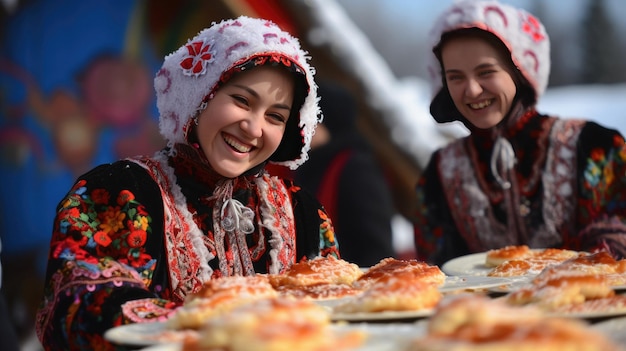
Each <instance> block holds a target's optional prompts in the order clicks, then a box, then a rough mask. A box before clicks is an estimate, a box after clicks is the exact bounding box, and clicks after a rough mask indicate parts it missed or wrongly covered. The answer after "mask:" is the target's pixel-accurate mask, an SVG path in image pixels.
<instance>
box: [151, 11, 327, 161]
mask: <svg viewBox="0 0 626 351" xmlns="http://www.w3.org/2000/svg"><path fill="white" fill-rule="evenodd" d="M259 57H271V58H272V59H274V60H276V61H277V62H285V61H284V60H287V62H289V63H290V64H291V65H292V66H295V67H297V70H298V72H299V73H301V74H302V76H303V77H304V78H305V80H306V84H307V85H308V87H307V88H308V93H307V94H306V96H305V97H304V102H303V103H302V106H301V107H300V110H299V114H298V113H295V112H297V111H295V112H294V111H292V115H291V116H290V118H289V121H288V126H287V128H286V130H285V136H284V137H283V140H282V141H281V144H280V146H279V147H278V150H277V151H276V153H275V154H274V155H272V157H270V159H269V161H270V162H272V163H275V164H279V165H283V166H287V167H289V168H291V169H296V168H298V166H300V165H301V164H302V163H304V162H305V161H306V160H307V158H308V151H309V149H310V144H311V138H312V136H313V133H314V130H315V127H316V125H317V123H318V120H319V118H318V115H319V114H320V109H319V106H318V97H317V86H316V85H315V82H314V80H313V76H314V75H315V70H314V68H313V67H311V66H310V65H309V63H308V60H309V57H308V53H307V52H305V51H303V50H302V49H301V47H300V43H299V41H298V39H296V38H294V37H293V36H291V35H290V34H289V33H287V32H285V31H283V30H281V29H280V28H279V27H278V26H277V25H276V24H274V23H273V22H271V21H268V20H264V19H258V18H250V17H245V16H241V17H238V18H235V19H229V20H224V21H222V22H220V23H213V24H212V25H211V27H209V28H206V29H204V30H202V31H201V32H200V33H199V34H198V35H196V36H195V37H193V38H192V39H190V40H188V42H187V44H185V45H183V46H182V47H180V48H179V49H178V50H176V51H175V52H173V53H171V54H169V55H168V56H166V57H165V60H164V62H163V66H162V67H161V69H160V70H159V71H158V73H157V75H156V77H155V79H154V87H155V90H156V97H157V107H158V110H159V128H160V132H161V134H162V135H163V136H164V137H165V139H166V140H167V142H168V145H169V146H172V145H173V144H176V143H186V142H187V140H186V131H187V130H188V128H189V126H190V123H191V120H192V117H193V116H194V114H195V113H196V110H197V109H198V107H199V106H200V104H201V103H202V101H203V99H205V98H206V97H207V96H209V95H210V94H212V93H213V92H214V91H215V89H216V88H219V86H220V84H221V83H223V82H224V81H225V80H227V79H228V77H229V73H231V72H232V70H234V68H235V67H238V66H240V65H242V64H244V63H246V62H250V61H251V59H255V58H259ZM293 64H295V65H293ZM290 123H291V124H293V128H289V124H290ZM295 123H297V126H296V125H295ZM289 132H291V133H292V134H295V133H297V134H298V135H288V133H289ZM294 141H297V142H296V143H295V144H294ZM279 153H280V154H281V155H285V154H289V156H287V157H285V156H280V157H278V156H276V155H278V154H279Z"/></svg>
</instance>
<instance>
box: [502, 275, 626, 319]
mask: <svg viewBox="0 0 626 351" xmlns="http://www.w3.org/2000/svg"><path fill="white" fill-rule="evenodd" d="M614 295H615V291H614V290H613V289H612V288H611V286H610V285H609V284H607V282H606V280H605V279H604V278H603V277H602V276H598V275H563V276H554V277H553V278H552V279H542V280H541V282H539V283H535V282H533V283H532V284H531V285H529V286H527V287H523V288H520V289H518V290H516V291H514V292H511V293H509V294H508V295H506V297H505V299H506V300H507V302H509V303H510V304H514V305H526V304H534V305H536V306H538V307H540V308H542V309H544V310H546V311H555V310H557V309H559V308H561V309H562V308H563V307H564V306H571V305H576V304H581V303H583V302H585V301H588V300H593V299H602V298H607V297H612V296H614Z"/></svg>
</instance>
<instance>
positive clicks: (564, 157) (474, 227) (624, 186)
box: [414, 0, 626, 264]
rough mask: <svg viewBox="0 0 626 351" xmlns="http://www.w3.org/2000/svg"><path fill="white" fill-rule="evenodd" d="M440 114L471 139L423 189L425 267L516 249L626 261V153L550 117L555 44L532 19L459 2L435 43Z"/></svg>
mask: <svg viewBox="0 0 626 351" xmlns="http://www.w3.org/2000/svg"><path fill="white" fill-rule="evenodd" d="M430 34H431V37H430V40H431V44H432V48H433V54H432V55H431V57H430V61H429V67H430V70H431V72H433V74H432V77H431V88H432V100H431V103H430V112H431V114H432V116H433V118H434V119H435V120H436V121H437V122H440V123H445V122H452V121H460V122H462V123H463V124H464V125H465V126H466V127H467V129H469V131H470V133H471V134H470V135H469V136H467V137H464V138H460V139H458V140H456V141H454V142H452V143H450V144H448V145H446V146H445V147H443V148H441V149H439V150H437V151H436V152H435V153H434V154H433V155H432V157H431V159H430V161H429V163H428V165H427V167H426V169H425V171H424V173H423V174H422V177H421V178H420V180H419V181H418V184H417V187H416V193H417V198H418V199H419V201H420V204H419V208H418V210H417V214H416V216H415V226H414V227H415V244H416V250H417V253H418V256H419V257H420V258H421V259H423V260H427V261H429V262H433V263H437V264H443V263H444V262H446V261H448V260H450V259H453V258H455V257H459V256H463V255H468V254H472V253H477V252H482V251H487V250H491V249H498V248H502V247H505V246H511V245H527V246H529V247H530V248H541V247H543V248H563V249H569V250H574V251H587V252H596V251H606V252H608V253H609V254H610V255H612V256H613V257H615V258H623V257H625V256H626V196H625V195H624V194H626V143H625V142H624V137H623V136H622V135H621V134H620V133H619V132H618V131H617V130H614V129H610V128H606V127H604V126H601V125H599V124H597V123H595V122H591V121H586V120H582V119H563V118H559V117H556V116H551V115H546V114H541V113H539V112H538V110H537V107H536V104H537V101H538V100H539V98H540V97H541V96H542V95H543V93H544V92H545V90H546V87H547V85H548V76H549V74H550V67H551V66H550V64H551V61H550V41H549V38H548V34H547V33H546V32H545V29H544V27H543V25H542V24H541V23H540V22H539V21H538V19H537V18H536V17H535V16H533V15H532V14H530V13H528V12H526V11H524V10H521V9H518V8H515V7H512V6H509V5H504V4H501V3H499V2H498V1H495V0H479V1H458V2H455V3H454V4H453V5H452V6H450V8H448V9H447V10H446V11H444V12H443V13H442V14H441V15H440V16H439V17H438V18H437V20H436V22H435V25H434V26H433V28H432V31H431V32H430Z"/></svg>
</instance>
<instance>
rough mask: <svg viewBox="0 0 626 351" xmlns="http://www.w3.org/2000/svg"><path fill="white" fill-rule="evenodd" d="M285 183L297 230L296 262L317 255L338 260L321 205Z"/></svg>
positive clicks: (329, 225)
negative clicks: (330, 256) (290, 199)
mask: <svg viewBox="0 0 626 351" xmlns="http://www.w3.org/2000/svg"><path fill="white" fill-rule="evenodd" d="M285 183H286V185H287V187H288V189H289V192H290V193H291V197H292V198H293V201H292V202H293V206H294V216H295V221H296V228H297V244H296V245H297V250H296V251H297V256H296V260H300V259H302V258H303V257H308V258H313V257H315V256H319V255H321V256H328V255H333V256H335V257H337V258H339V256H340V255H339V243H338V242H337V241H336V238H335V229H334V227H333V224H332V222H331V220H330V218H329V217H328V214H327V213H326V211H325V210H324V208H323V207H322V205H321V204H320V203H319V202H318V201H317V200H316V199H315V198H314V197H313V196H312V195H311V194H310V193H308V192H307V191H305V190H303V189H302V188H300V187H299V186H297V185H294V184H293V183H291V182H288V181H286V182H285Z"/></svg>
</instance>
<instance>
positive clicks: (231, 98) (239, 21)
mask: <svg viewBox="0 0 626 351" xmlns="http://www.w3.org/2000/svg"><path fill="white" fill-rule="evenodd" d="M313 74H314V70H313V68H312V67H310V66H309V63H308V56H307V54H306V52H304V51H303V50H302V49H301V48H300V45H299V42H298V40H297V39H296V38H294V37H292V36H291V35H289V34H288V33H286V32H284V31H282V30H281V29H280V28H279V27H278V26H276V25H275V24H274V23H272V22H270V21H267V20H263V19H253V18H248V17H239V18H236V19H231V20H225V21H222V22H220V23H215V24H214V25H213V26H211V27H210V28H207V29H205V30H203V31H201V32H200V33H199V34H198V35H196V36H195V37H194V38H192V39H190V40H189V42H188V43H187V44H186V45H184V46H182V47H181V48H179V49H178V50H177V51H175V52H174V53H172V54H170V55H168V56H166V57H165V60H164V62H163V66H162V67H161V69H160V70H159V72H158V73H157V75H156V78H155V81H154V83H155V89H156V92H157V106H158V108H159V113H160V117H159V118H160V120H159V122H160V132H161V134H162V135H163V137H164V138H165V139H166V140H167V142H168V143H167V146H166V147H165V148H164V149H163V150H161V151H159V152H157V153H156V154H154V155H153V156H137V157H132V158H127V159H124V160H120V161H117V162H114V163H112V164H105V165H101V166H98V167H96V168H95V169H93V170H91V171H89V172H87V173H86V174H84V175H82V176H80V177H79V179H78V180H77V181H76V183H75V184H74V186H73V187H72V189H70V191H69V192H68V193H67V195H66V196H65V197H64V198H63V199H62V200H61V201H60V203H59V205H58V207H57V213H56V218H55V221H54V228H53V234H52V241H51V250H50V251H49V252H50V254H49V258H48V271H47V272H48V274H47V276H46V289H45V297H44V300H43V301H44V304H43V307H41V309H40V310H39V312H38V319H37V320H38V324H37V334H38V337H39V339H40V340H41V343H42V344H43V345H45V347H46V349H50V350H65V349H85V350H92V349H94V348H99V349H102V348H103V347H104V348H108V349H113V348H114V345H110V344H107V343H106V342H104V341H103V333H104V332H105V331H106V330H107V329H109V328H112V327H114V326H118V325H120V324H123V323H129V322H130V323H133V322H150V321H155V320H163V319H165V318H167V317H168V316H170V315H171V314H172V313H173V312H174V310H176V308H177V307H179V306H181V305H182V303H183V302H184V301H185V299H186V297H187V296H189V295H192V294H194V293H196V292H197V291H199V290H200V289H201V288H202V287H203V285H204V284H205V283H206V282H207V281H210V280H211V279H213V278H217V277H230V276H253V275H255V274H257V273H262V274H279V273H284V272H286V271H287V270H288V269H289V268H290V267H291V266H292V265H293V264H294V263H295V262H297V261H300V260H302V259H307V258H308V259H313V258H315V257H318V256H334V257H337V258H339V251H338V247H337V243H336V242H335V237H334V229H333V226H332V223H331V222H330V220H329V219H328V216H327V214H326V213H325V211H324V209H323V208H322V206H321V205H320V204H319V202H317V200H315V198H314V197H313V196H311V195H310V194H308V193H306V192H305V191H303V190H302V189H301V188H300V187H298V186H296V185H295V184H293V182H292V181H290V180H286V179H281V178H278V177H275V176H270V175H269V173H268V172H267V171H266V170H265V166H266V164H268V163H275V164H279V165H284V166H288V167H290V168H292V169H296V168H297V167H298V166H300V165H301V164H302V163H303V162H304V161H305V160H306V159H307V153H308V151H309V148H310V142H311V136H312V135H313V131H314V129H315V127H316V124H317V122H318V115H319V107H318V105H317V100H318V99H317V86H316V84H315V82H314V80H313ZM59 331H61V332H59ZM70 342H71V344H72V346H71V347H70Z"/></svg>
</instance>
